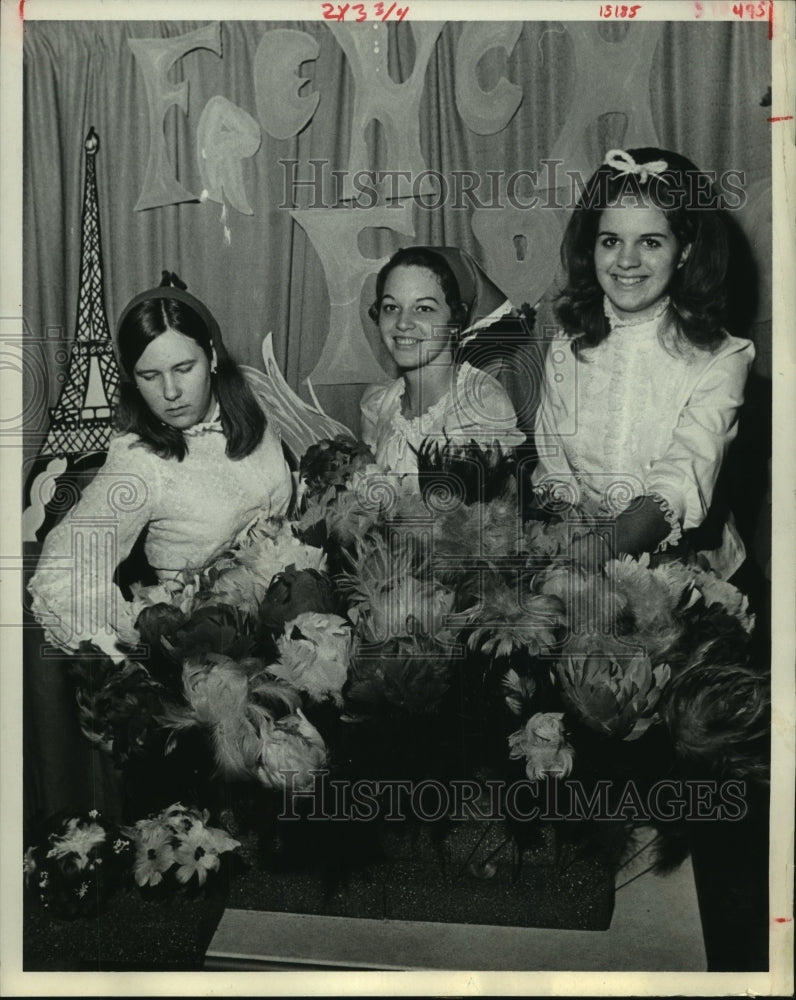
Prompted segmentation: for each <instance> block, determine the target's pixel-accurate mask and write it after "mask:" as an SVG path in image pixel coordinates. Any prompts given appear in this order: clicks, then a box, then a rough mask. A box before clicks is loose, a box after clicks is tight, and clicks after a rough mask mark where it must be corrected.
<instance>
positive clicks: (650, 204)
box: [533, 148, 754, 577]
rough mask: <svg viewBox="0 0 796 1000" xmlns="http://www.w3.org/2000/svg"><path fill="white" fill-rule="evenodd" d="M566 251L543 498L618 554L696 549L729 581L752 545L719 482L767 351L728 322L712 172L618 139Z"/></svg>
mask: <svg viewBox="0 0 796 1000" xmlns="http://www.w3.org/2000/svg"><path fill="white" fill-rule="evenodd" d="M561 256H562V260H563V263H564V266H565V269H566V274H567V281H566V287H565V289H564V291H563V293H562V294H561V296H560V299H559V302H558V317H559V319H560V320H561V323H562V325H563V328H564V329H563V332H562V334H561V335H560V336H559V337H558V339H557V340H555V341H553V342H552V343H551V345H550V350H549V351H548V354H547V364H546V372H545V384H544V391H543V399H542V405H541V406H540V408H539V411H538V413H537V420H536V430H535V439H536V446H537V449H538V451H539V454H540V460H539V464H538V466H537V468H536V470H535V471H534V477H533V478H534V484H535V486H536V489H537V490H538V492H539V495H540V497H542V498H543V502H547V500H550V499H552V498H554V497H556V496H558V497H559V498H560V499H563V498H564V497H566V499H567V501H568V502H569V503H573V504H575V505H577V506H578V507H579V508H580V510H581V511H582V512H583V513H584V515H585V516H586V517H587V518H591V519H593V520H592V523H596V522H599V524H600V526H601V528H600V538H601V540H602V541H603V543H604V544H603V547H602V549H601V551H602V552H603V555H604V557H605V558H610V556H611V555H612V554H614V553H630V554H633V555H638V554H640V553H642V552H650V553H655V552H660V553H664V552H666V553H667V554H668V555H671V554H674V553H676V554H678V555H680V556H681V557H686V556H689V557H691V558H696V553H699V554H700V555H701V557H702V559H703V560H704V561H705V562H707V563H708V564H709V565H710V566H711V567H712V568H713V569H714V570H715V571H716V572H717V573H718V574H719V575H721V576H723V577H729V576H731V575H732V574H733V573H735V572H736V571H737V570H738V569H739V568H740V566H741V563H742V562H743V559H744V548H743V544H742V543H741V539H740V536H739V535H738V532H737V531H736V530H735V527H734V524H733V522H732V518H731V517H730V516H729V515H728V514H727V512H726V510H724V509H723V508H722V506H721V504H720V503H718V502H716V503H715V504H714V490H715V487H716V483H717V480H718V476H719V471H720V469H721V464H722V460H723V458H724V455H725V452H726V450H727V447H728V445H729V444H730V442H731V441H732V440H733V438H734V437H735V435H736V433H737V413H738V409H739V407H740V405H741V403H742V402H743V393H744V386H745V383H746V378H747V375H748V372H749V368H750V366H751V364H752V360H753V358H754V347H753V345H752V343H751V342H750V341H748V340H742V339H740V338H737V337H732V336H730V335H729V334H728V333H727V332H726V331H725V330H724V328H723V322H724V319H725V303H726V299H727V266H728V259H729V253H728V239H727V231H726V221H725V219H724V217H723V215H722V213H721V211H720V210H719V205H718V198H717V195H716V193H715V192H713V191H712V189H711V185H710V182H709V179H708V177H707V176H706V175H704V174H702V173H701V172H700V171H699V170H698V169H697V167H696V166H694V164H693V163H691V161H690V160H687V159H685V157H682V156H680V155H679V154H678V153H674V152H671V151H669V150H662V149H654V148H645V149H631V150H629V151H627V152H625V151H623V150H612V151H611V152H609V153H608V155H607V156H606V160H605V162H604V163H603V165H602V166H601V167H600V168H599V169H598V170H597V171H596V172H595V173H594V174H593V175H592V177H591V178H590V180H589V182H588V183H587V185H586V188H585V190H584V192H583V195H582V197H581V199H580V201H579V203H578V205H577V207H576V208H575V211H574V212H573V214H572V217H571V219H570V221H569V224H568V226H567V230H566V232H565V235H564V241H563V245H562V249H561ZM709 515H710V516H709Z"/></svg>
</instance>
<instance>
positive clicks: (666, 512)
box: [648, 493, 683, 552]
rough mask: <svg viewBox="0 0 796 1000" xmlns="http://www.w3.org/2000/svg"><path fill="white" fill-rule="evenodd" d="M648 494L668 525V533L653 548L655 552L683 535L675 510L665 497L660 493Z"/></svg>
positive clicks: (674, 542) (663, 549)
mask: <svg viewBox="0 0 796 1000" xmlns="http://www.w3.org/2000/svg"><path fill="white" fill-rule="evenodd" d="M648 496H649V497H650V498H651V499H652V500H654V501H655V503H656V504H658V506H659V507H660V509H661V513H662V514H663V516H664V517H665V518H666V523H667V524H668V525H669V534H668V535H667V536H666V538H664V539H663V541H662V542H660V543H659V544H658V547H657V548H656V549H655V551H656V552H665V551H666V549H668V548H671V546H673V545H676V544H677V543H678V542H679V541H680V539H681V538H682V537H683V526H682V524H681V523H680V518H679V516H678V514H677V511H676V510H675V509H674V507H673V506H672V504H671V502H670V501H669V500H667V498H666V497H664V496H661V494H660V493H649V494H648Z"/></svg>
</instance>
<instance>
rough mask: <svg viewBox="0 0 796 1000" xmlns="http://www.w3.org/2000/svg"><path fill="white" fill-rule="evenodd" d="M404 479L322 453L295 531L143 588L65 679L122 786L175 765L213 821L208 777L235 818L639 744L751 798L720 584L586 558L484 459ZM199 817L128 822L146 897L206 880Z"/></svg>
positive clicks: (428, 457)
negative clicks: (168, 880) (268, 801)
mask: <svg viewBox="0 0 796 1000" xmlns="http://www.w3.org/2000/svg"><path fill="white" fill-rule="evenodd" d="M418 468H419V471H418V477H417V480H413V479H410V478H407V477H403V478H401V477H396V476H393V475H391V474H389V473H384V472H382V471H380V470H379V469H378V468H377V467H376V466H375V464H374V463H373V460H372V456H371V455H370V453H369V452H368V450H367V449H366V447H365V446H364V445H362V444H361V443H359V442H354V441H351V440H348V439H343V438H338V439H335V440H333V441H325V442H321V443H320V444H318V445H316V446H314V447H312V448H310V449H309V451H308V452H307V454H306V455H305V456H304V458H303V459H302V463H301V470H300V480H301V491H300V494H301V505H300V509H299V512H298V517H297V519H295V520H294V521H292V522H291V521H282V520H279V521H268V522H264V523H261V524H258V525H256V526H255V527H254V528H253V529H252V530H251V531H250V532H249V534H248V535H247V537H246V538H245V539H243V540H242V541H240V542H239V543H237V544H236V545H235V546H234V547H233V548H232V549H231V550H230V551H229V552H227V553H225V554H224V555H223V556H222V557H221V558H220V559H218V560H216V561H215V562H214V563H213V564H212V565H211V566H209V567H207V568H206V569H205V570H204V571H203V572H202V573H201V574H194V575H191V576H188V575H186V576H185V577H184V578H183V579H182V580H180V581H178V582H177V583H175V584H172V585H169V586H168V587H165V586H163V585H158V586H155V587H148V588H145V587H141V588H138V590H137V591H136V593H135V601H136V605H137V611H138V619H137V630H138V633H139V635H140V638H141V646H140V647H139V649H137V650H132V649H131V650H130V653H129V656H128V658H127V659H126V660H125V661H124V662H123V663H122V664H120V665H118V666H117V665H115V664H113V663H111V661H110V660H108V659H106V658H104V657H101V656H97V655H96V651H92V650H90V649H84V650H83V655H82V656H78V657H76V658H75V660H74V663H73V674H74V678H75V681H76V691H77V701H78V707H79V713H80V721H81V726H82V729H83V732H84V733H85V734H86V736H87V737H88V738H89V739H91V740H93V741H94V742H95V743H97V744H98V745H99V746H101V747H102V748H104V749H105V750H106V751H107V752H109V753H110V754H112V755H113V757H114V760H115V761H116V763H117V765H118V766H119V767H120V768H122V769H123V770H124V771H125V773H126V775H127V776H128V777H129V778H130V781H131V784H133V785H135V780H136V779H135V776H136V775H137V780H138V787H142V786H143V787H145V788H146V787H148V785H149V783H150V781H151V775H152V773H153V771H155V770H160V769H161V766H162V765H167V763H168V762H169V761H170V760H174V759H176V758H179V756H180V753H181V752H182V753H183V758H184V760H186V761H188V762H189V763H190V768H191V769H192V772H191V773H192V774H193V775H194V776H196V775H199V777H200V778H201V779H203V780H200V781H199V782H198V783H196V784H194V785H191V786H190V792H191V794H192V796H193V798H194V800H196V801H200V802H202V803H203V805H204V804H207V803H208V802H209V804H211V805H213V804H214V803H213V802H211V801H210V800H212V799H213V796H214V791H213V789H214V788H215V790H216V798H218V796H217V790H218V783H219V781H220V783H221V784H222V785H223V786H224V788H225V789H226V793H225V795H224V796H223V797H222V798H223V801H224V802H228V801H229V790H230V789H238V790H241V789H247V790H248V793H251V792H252V790H254V791H257V790H259V793H260V794H265V795H271V796H278V795H284V794H286V792H296V791H299V792H301V791H305V790H307V789H311V788H312V787H313V784H314V782H315V781H316V780H317V778H318V775H319V774H331V775H332V776H337V777H338V778H341V779H344V780H347V781H349V782H353V781H356V780H357V779H359V778H390V777H393V778H395V777H397V778H400V779H408V780H409V781H410V782H411V781H418V780H420V779H424V778H428V777H429V776H431V777H437V778H439V779H440V780H441V781H448V780H450V779H454V778H461V777H473V776H476V777H478V778H482V777H483V776H484V775H496V774H497V775H500V776H502V777H504V778H505V779H506V780H512V779H516V778H518V777H522V778H523V779H524V780H527V782H528V783H529V785H533V784H534V783H537V784H539V783H543V784H544V783H549V782H561V783H565V782H566V781H568V780H571V779H573V778H577V779H578V780H581V781H586V782H588V781H598V780H600V779H601V778H606V777H607V778H611V777H613V776H614V775H615V773H618V772H619V770H621V768H622V767H624V766H625V765H626V763H627V760H628V759H631V760H632V759H633V757H634V755H636V754H637V750H636V748H637V747H639V746H641V745H643V744H644V743H645V742H646V743H649V742H650V740H651V736H655V737H656V739H657V741H658V744H661V743H663V744H664V745H665V748H666V753H667V754H668V756H667V757H666V765H665V766H666V767H671V765H672V761H679V762H680V763H681V764H683V766H686V767H689V766H693V767H695V768H696V769H697V771H700V769H701V773H706V774H710V775H711V776H713V777H716V778H726V777H740V778H743V779H745V780H751V781H757V782H765V780H766V773H767V733H768V711H769V707H770V706H769V699H768V688H767V679H766V677H765V675H764V674H762V673H761V672H760V671H758V670H756V669H755V667H754V665H753V662H752V653H751V640H750V635H751V632H752V627H753V619H752V617H751V616H750V614H749V612H748V608H747V603H746V600H745V598H744V597H743V596H742V595H741V594H740V593H739V592H738V591H737V590H736V589H735V588H734V587H732V586H731V585H729V584H727V583H724V582H722V581H721V580H719V579H718V578H717V577H715V576H714V575H713V574H712V573H710V572H709V571H707V570H705V569H702V568H700V567H699V566H697V565H685V564H684V563H681V562H675V561H672V562H662V563H659V564H657V565H655V564H654V562H653V561H652V560H650V559H649V557H642V558H639V559H633V558H630V557H623V558H619V559H609V560H608V561H606V562H601V561H599V560H597V561H595V560H593V559H592V558H591V557H590V556H589V555H588V553H589V552H590V551H591V548H590V545H589V544H588V543H589V542H590V541H591V540H593V539H594V537H595V535H594V525H593V524H591V523H589V522H588V521H585V520H584V519H583V517H582V515H581V514H580V513H579V512H578V511H575V510H570V509H566V508H560V507H559V508H558V509H557V510H556V511H555V512H554V515H553V516H551V514H550V512H548V511H545V510H544V509H540V508H539V507H538V506H537V505H535V504H534V503H530V504H529V503H527V502H526V501H525V498H524V496H523V494H524V492H525V491H524V490H523V488H522V487H523V484H522V482H519V485H518V475H517V468H516V465H515V462H514V460H513V458H512V456H510V455H506V454H503V453H502V452H501V450H500V448H499V447H497V446H495V447H494V448H484V447H480V446H478V445H476V444H475V443H474V442H473V443H471V445H470V446H468V447H464V448H454V447H452V446H451V445H450V444H447V445H445V446H444V447H440V446H438V445H428V446H424V447H423V448H422V449H421V451H420V453H419V455H418ZM584 542H586V543H587V544H584ZM89 654H92V655H89ZM197 748H200V749H197ZM628 748H630V752H629V753H628ZM203 755H204V756H203ZM655 766H658V764H656V765H655ZM186 773H187V772H185V771H183V772H182V773H181V776H180V781H182V782H183V786H184V783H185V774H186ZM659 776H662V775H659ZM189 784H190V783H189ZM163 794H164V795H165V794H167V793H166V792H165V791H164V792H163ZM181 794H182V793H181ZM203 797H204V798H203ZM216 804H218V803H216ZM219 811H220V807H219ZM208 818H209V817H208V815H207V814H204V813H199V812H196V811H192V812H191V811H185V810H183V811H180V810H179V809H177V808H176V807H174V808H173V809H172V810H169V809H167V810H166V811H165V812H161V813H160V814H159V815H158V816H156V817H155V818H151V819H148V820H142V821H138V822H137V823H135V824H134V825H133V826H132V827H128V828H126V829H127V832H126V833H125V834H124V835H123V838H122V841H123V842H124V843H127V844H128V846H129V850H130V852H131V856H132V852H133V846H130V845H134V844H137V845H138V846H137V847H136V848H135V850H136V852H137V853H136V858H137V860H136V862H135V868H134V870H135V877H136V880H137V881H138V883H139V885H147V884H148V885H153V884H155V883H157V882H159V881H160V880H161V879H162V878H165V876H166V873H167V872H169V871H171V872H173V873H174V875H175V879H176V883H179V882H182V881H184V880H185V878H187V877H192V876H193V875H194V874H195V875H196V877H197V879H198V880H199V881H200V882H201V881H203V879H204V876H205V874H206V873H207V872H209V871H212V870H214V869H215V868H217V867H218V859H219V857H220V855H221V854H223V853H224V852H225V851H229V850H232V849H233V848H234V847H235V846H236V844H237V842H236V841H234V840H232V838H231V837H230V836H229V835H228V834H226V833H223V832H217V831H216V832H213V831H212V829H211V828H210V827H208V826H207V825H206V824H207V820H208ZM81 829H82V828H81ZM312 829H313V832H314V836H316V837H323V836H327V835H328V836H333V835H334V842H335V845H340V844H341V843H343V842H345V840H346V838H345V836H340V835H339V833H338V828H337V827H333V826H331V825H328V824H327V825H324V824H315V825H314V826H313V827H312ZM82 835H83V834H82V833H81V836H82ZM97 836H99V834H97ZM290 836H291V837H293V836H294V832H293V831H291V833H290ZM124 837H127V838H128V839H127V840H124ZM175 838H176V840H175ZM122 841H120V842H122ZM114 842H115V841H114ZM356 842H357V844H361V838H360V839H358V840H357V841H356ZM103 843H105V841H103ZM144 844H145V845H146V847H145V848H144V847H142V846H141V845H144ZM200 848H201V853H200V851H199V849H200ZM336 849H337V846H336V847H335V849H334V850H336ZM142 850H144V851H145V853H144V854H142V853H141V851H142ZM191 850H193V851H194V854H193V855H191ZM81 857H82V855H81ZM103 860H104V859H103ZM338 860H339V859H338ZM84 867H85V866H84ZM81 871H82V869H81ZM84 874H85V873H84ZM49 877H52V876H49ZM82 884H83V883H82V882H81V885H82Z"/></svg>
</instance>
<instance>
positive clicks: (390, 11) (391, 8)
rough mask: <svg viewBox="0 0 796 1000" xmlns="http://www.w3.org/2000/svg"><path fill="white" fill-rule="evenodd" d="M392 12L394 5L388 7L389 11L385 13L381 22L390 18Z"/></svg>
mask: <svg viewBox="0 0 796 1000" xmlns="http://www.w3.org/2000/svg"><path fill="white" fill-rule="evenodd" d="M394 10H395V4H391V5H390V9H389V10H388V11H387V13H386V14H385V15H384V17H383V18H382V21H386V20H387V18H388V17H389V16H390V14H392V12H393V11H394Z"/></svg>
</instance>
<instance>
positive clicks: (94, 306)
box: [22, 128, 120, 542]
mask: <svg viewBox="0 0 796 1000" xmlns="http://www.w3.org/2000/svg"><path fill="white" fill-rule="evenodd" d="M84 149H85V151H86V175H85V185H84V191H83V217H82V220H81V246H80V287H79V289H78V299H77V323H76V330H75V340H74V344H73V346H72V353H71V356H70V358H69V370H68V373H67V378H66V381H65V383H64V387H63V389H62V390H61V394H60V396H59V397H58V402H57V403H56V405H55V406H54V407H53V408H52V409H51V410H50V428H49V430H48V432H47V437H46V438H45V441H44V444H43V445H42V447H41V450H40V451H39V454H38V457H37V459H36V461H35V462H34V465H33V470H32V473H31V477H30V480H29V491H28V492H29V496H30V503H29V505H28V506H27V507H26V508H25V509H24V511H23V515H22V533H23V539H24V540H25V541H28V542H33V541H36V539H37V537H40V536H39V532H40V530H41V529H43V530H44V532H45V533H46V531H47V530H49V527H50V525H51V524H52V523H53V518H54V514H53V511H52V510H51V509H50V506H49V505H50V501H51V500H52V498H53V496H54V494H55V493H56V489H57V488H58V485H59V484H63V483H64V482H65V478H64V477H65V476H66V477H69V476H70V474H71V473H74V472H77V467H78V466H83V467H84V469H85V468H86V467H87V463H89V462H90V463H92V464H96V459H97V458H100V457H101V456H102V455H103V453H104V452H105V451H107V448H108V443H109V441H110V436H111V432H112V429H113V425H112V422H111V417H112V413H111V408H112V406H111V403H112V400H113V398H114V395H115V393H116V390H117V388H118V385H119V378H120V376H119V368H118V366H117V364H116V357H115V355H114V353H113V345H112V343H111V337H110V330H109V328H108V320H107V317H106V314H105V303H104V300H103V296H102V248H101V243H100V219H99V205H98V202H97V177H96V171H95V160H94V158H95V156H96V155H97V150H98V149H99V137H98V136H97V133H96V132H95V131H94V129H93V128H91V129H89V133H88V135H87V136H86V139H85V142H84ZM45 463H46V466H45ZM62 492H63V490H62ZM48 511H49V513H48Z"/></svg>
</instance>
